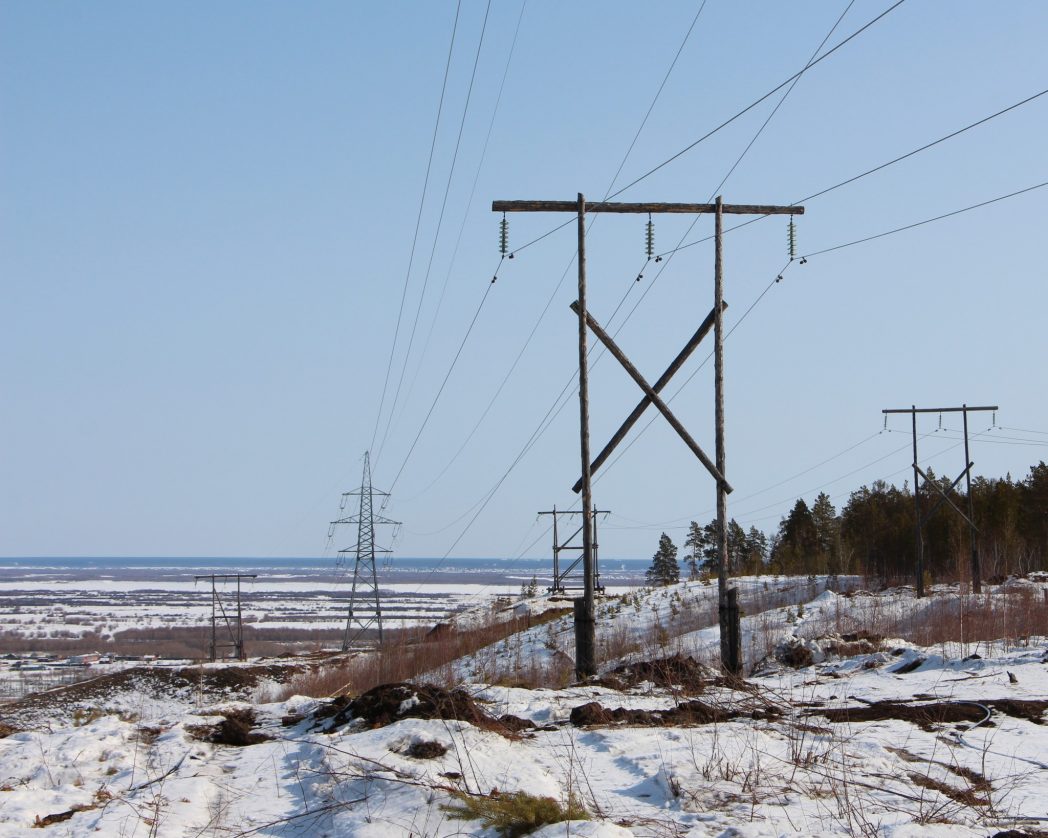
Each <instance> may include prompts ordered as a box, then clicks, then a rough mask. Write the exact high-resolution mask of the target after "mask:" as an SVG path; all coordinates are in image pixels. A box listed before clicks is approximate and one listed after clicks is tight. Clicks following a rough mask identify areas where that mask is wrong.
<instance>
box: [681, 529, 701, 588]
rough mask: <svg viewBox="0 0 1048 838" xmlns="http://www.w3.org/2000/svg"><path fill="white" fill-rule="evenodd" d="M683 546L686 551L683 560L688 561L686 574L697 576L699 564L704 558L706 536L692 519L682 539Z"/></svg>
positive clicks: (692, 577) (694, 577)
mask: <svg viewBox="0 0 1048 838" xmlns="http://www.w3.org/2000/svg"><path fill="white" fill-rule="evenodd" d="M684 546H685V548H687V550H688V552H687V553H685V554H684V561H686V562H687V563H688V571H689V573H688V575H689V577H690V578H691V579H698V578H699V566H700V565H701V564H702V562H703V559H704V555H703V554H704V551H705V549H706V536H705V534H704V533H703V531H702V527H700V526H699V525H698V523H697V522H695V521H692V522H691V524H689V526H688V537H687V538H685V539H684Z"/></svg>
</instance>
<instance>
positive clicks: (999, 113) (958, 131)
mask: <svg viewBox="0 0 1048 838" xmlns="http://www.w3.org/2000/svg"><path fill="white" fill-rule="evenodd" d="M1046 93H1048V88H1045V89H1044V90H1042V91H1040V92H1039V93H1035V94H1034V95H1033V96H1027V97H1026V98H1025V99H1022V100H1020V101H1018V102H1016V103H1014V104H1012V105H1009V106H1008V107H1006V108H1002V109H1001V110H999V111H996V112H994V113H992V114H990V115H989V116H984V117H983V118H982V119H977V120H976V121H975V122H970V123H969V124H968V125H965V126H964V127H963V128H958V129H956V130H955V131H951V132H950V133H949V134H945V135H943V136H942V137H939V138H938V139H936V140H932V141H931V142H929V143H925V144H924V145H922V146H919V147H917V148H915V149H913V150H911V151H908V152H906V153H905V154H900V155H899V156H898V157H893V158H892V159H891V160H887V161H885V162H884V163H881V164H879V165H877V166H874V167H873V168H870V169H867V170H866V171H864V172H860V173H859V174H857V175H853V176H851V177H849V178H846V179H844V180H842V181H840V182H839V183H835V184H833V185H832V186H827V187H826V188H825V189H820V190H819V191H818V192H813V193H812V194H811V195H806V196H805V197H803V198H798V199H797V200H796V201H793V204H796V205H799V204H807V203H808V202H810V201H814V200H815V199H816V198H821V197H822V196H823V195H828V194H829V193H830V192H833V191H835V190H837V189H840V188H841V187H843V186H848V185H850V184H852V183H855V182H856V181H858V180H862V179H863V178H864V177H867V176H868V175H872V174H875V173H876V172H879V171H881V170H882V169H887V168H888V167H889V166H894V165H895V164H896V163H901V162H902V161H903V160H907V159H909V158H910V157H913V156H914V155H916V154H920V153H921V152H922V151H927V150H928V149H930V148H934V147H935V146H937V145H939V144H940V143H944V142H946V141H947V140H952V139H953V138H954V137H959V136H960V135H961V134H964V133H965V132H966V131H970V130H971V129H972V128H977V127H979V126H980V125H985V124H986V123H987V122H989V121H990V120H993V119H996V118H997V117H999V116H1003V115H1004V114H1006V113H1009V112H1010V111H1013V110H1015V109H1016V108H1019V107H1021V106H1022V105H1026V104H1028V103H1030V102H1033V101H1034V100H1036V99H1038V98H1040V97H1041V96H1044V95H1045V94H1046ZM766 218H769V216H767V215H759V216H757V217H756V218H750V219H748V220H746V221H743V222H740V223H739V224H735V225H733V226H731V227H728V228H727V229H726V230H725V231H724V232H725V234H727V233H731V232H732V231H734V230H738V229H739V228H741V227H747V226H749V225H750V224H755V223H757V222H758V221H764V220H765V219H766ZM712 238H713V236H704V237H703V238H701V239H696V240H695V241H693V242H687V243H685V244H682V245H680V246H678V247H675V248H673V250H667V251H665V252H664V253H660V254H659V256H660V257H661V258H665V257H667V256H669V255H671V254H673V253H676V252H677V251H678V250H687V249H688V248H689V247H694V246H695V245H697V244H702V243H703V242H708V241H710V240H711V239H712Z"/></svg>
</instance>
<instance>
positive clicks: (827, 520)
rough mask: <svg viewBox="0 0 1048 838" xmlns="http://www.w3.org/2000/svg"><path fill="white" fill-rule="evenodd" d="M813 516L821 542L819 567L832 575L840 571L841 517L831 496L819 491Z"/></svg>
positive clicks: (812, 509)
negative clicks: (831, 500)
mask: <svg viewBox="0 0 1048 838" xmlns="http://www.w3.org/2000/svg"><path fill="white" fill-rule="evenodd" d="M811 517H812V521H813V523H814V524H815V533H816V537H817V539H818V543H819V554H820V556H819V562H818V564H819V565H820V567H819V569H820V570H822V569H825V570H826V572H827V573H829V574H830V575H831V576H836V575H837V574H838V573H839V572H840V555H841V545H840V519H838V518H837V510H836V509H834V508H833V504H832V503H831V502H830V496H829V495H827V494H826V493H825V492H819V496H818V497H817V498H815V503H813V504H812V507H811Z"/></svg>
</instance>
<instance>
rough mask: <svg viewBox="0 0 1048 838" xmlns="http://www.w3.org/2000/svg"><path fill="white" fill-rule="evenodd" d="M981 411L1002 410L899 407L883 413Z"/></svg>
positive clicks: (995, 407) (983, 406) (985, 406)
mask: <svg viewBox="0 0 1048 838" xmlns="http://www.w3.org/2000/svg"><path fill="white" fill-rule="evenodd" d="M979 410H1000V408H999V407H997V405H995V404H990V405H981V406H979V407H970V406H966V407H899V408H893V409H891V410H882V411H881V413H963V412H965V411H967V412H968V413H974V412H975V411H979Z"/></svg>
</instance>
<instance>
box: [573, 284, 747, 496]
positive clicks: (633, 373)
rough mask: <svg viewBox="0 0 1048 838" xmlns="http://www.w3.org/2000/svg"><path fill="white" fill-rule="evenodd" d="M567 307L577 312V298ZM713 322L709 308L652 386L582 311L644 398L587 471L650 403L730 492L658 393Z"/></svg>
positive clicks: (577, 487)
mask: <svg viewBox="0 0 1048 838" xmlns="http://www.w3.org/2000/svg"><path fill="white" fill-rule="evenodd" d="M727 307H728V304H727V303H724V304H723V307H722V308H721V311H723V310H724V309H726V308H727ZM571 310H572V311H574V312H575V313H576V314H578V312H579V304H578V302H577V301H576V302H574V303H572V304H571ZM713 322H714V312H713V311H711V312H710V313H709V314H707V315H706V319H705V320H703V321H702V325H701V326H699V328H698V331H696V332H695V334H694V335H692V337H691V340H689V341H688V343H687V344H686V345H685V346H684V348H683V349H682V350H681V351H680V352H679V353H678V355H677V357H676V358H674V359H673V363H671V364H670V365H669V367H667V369H666V372H664V373H663V374H662V375H661V376H660V377H659V380H658V381H656V382H655V385H654V386H652V385H651V384H648V382H647V381H646V380H645V378H644V376H643V375H641V374H640V372H639V371H638V370H637V368H636V367H635V366H633V363H632V362H631V361H630V359H629V358H627V357H626V353H624V352H623V351H622V350H621V349H619V347H618V345H617V344H616V343H615V341H614V340H612V338H611V335H609V334H608V333H607V332H605V331H604V329H603V328H601V325H600V324H599V323H598V322H597V321H596V320H594V319H593V315H591V314H590V313H589V312H586V324H587V325H588V326H589V328H590V331H592V332H593V334H594V335H596V336H597V339H598V340H599V341H600V342H601V343H603V344H604V345H605V346H606V347H607V349H608V351H609V352H610V353H611V354H612V355H613V356H614V357H615V359H616V360H617V361H618V362H619V363H620V364H622V366H623V368H624V369H625V370H626V372H628V373H629V375H630V377H631V378H632V379H633V380H634V381H636V382H637V386H638V387H640V389H641V390H643V391H644V398H643V399H641V400H640V403H639V404H638V405H637V406H636V407H635V408H634V409H633V412H632V413H631V414H630V415H629V416H628V417H626V421H625V422H623V423H622V425H621V427H620V428H619V429H618V431H616V432H615V435H614V436H613V437H612V438H611V441H610V442H609V443H608V444H607V445H605V446H604V449H603V450H602V451H601V452H600V454H598V455H597V458H596V459H595V460H594V461H593V464H592V465H591V466H590V473H591V474H592V473H594V472H596V471H597V469H599V468H600V467H601V466H602V465H603V464H604V462H605V461H606V460H607V459H608V457H609V456H611V452H612V451H614V450H615V447H616V446H617V445H618V444H619V443H620V442H622V440H623V438H624V437H625V436H626V434H627V433H629V430H630V428H632V427H633V426H634V425H635V424H636V423H637V420H638V419H640V417H641V414H642V413H644V411H645V410H646V409H647V407H648V405H649V404H653V405H655V407H656V409H657V410H658V411H659V412H660V413H661V414H662V415H663V416H665V417H666V421H667V422H669V424H670V427H671V428H673V430H675V431H676V432H677V435H678V436H679V437H680V438H681V439H683V440H684V444H685V445H687V446H688V448H690V449H691V452H692V453H693V454H694V455H695V456H696V457H698V458H699V461H700V462H701V463H702V464H703V465H704V466H705V467H706V470H707V471H708V472H709V473H710V474H711V475H713V479H714V480H716V481H717V482H718V483H720V484H721V485H723V486H724V491H725V492H731V490H732V488H731V485H730V484H729V483H728V481H727V480H725V478H724V475H723V474H721V473H720V469H718V468H717V466H716V465H714V463H713V461H712V460H711V459H710V458H709V457H708V456H706V453H705V452H704V451H703V450H702V449H701V448H700V447H699V444H698V443H697V442H696V441H695V440H694V439H693V438H692V436H691V434H689V433H688V431H687V429H686V428H685V427H684V425H682V424H681V422H680V420H679V419H677V417H676V416H674V415H673V413H672V412H671V411H670V409H669V407H668V406H667V405H666V403H665V402H664V401H663V400H662V398H661V397H660V396H659V392H660V391H661V390H662V388H663V387H665V386H666V385H667V384H668V383H669V380H670V379H671V378H672V377H673V376H674V374H675V373H676V372H677V370H679V369H680V368H681V366H683V364H684V362H685V361H686V360H687V359H688V356H690V355H691V353H692V352H694V351H695V349H696V347H697V346H698V345H699V344H700V343H701V342H702V339H703V338H704V337H706V335H707V334H708V333H709V331H710V329H712V328H713ZM581 489H582V479H581V478H580V479H579V480H578V481H577V482H576V483H575V485H574V486H572V491H574V492H575V493H576V494H577V493H578V492H579V491H580V490H581Z"/></svg>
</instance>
